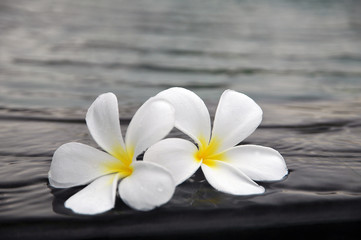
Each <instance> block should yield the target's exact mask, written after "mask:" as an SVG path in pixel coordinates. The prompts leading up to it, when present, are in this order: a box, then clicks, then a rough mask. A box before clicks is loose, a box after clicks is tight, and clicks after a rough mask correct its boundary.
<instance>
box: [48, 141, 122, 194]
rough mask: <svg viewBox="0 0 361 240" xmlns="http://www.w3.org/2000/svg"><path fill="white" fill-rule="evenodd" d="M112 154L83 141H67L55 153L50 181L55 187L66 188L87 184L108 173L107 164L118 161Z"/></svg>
mask: <svg viewBox="0 0 361 240" xmlns="http://www.w3.org/2000/svg"><path fill="white" fill-rule="evenodd" d="M118 162H119V160H117V159H116V158H114V157H112V156H111V155H109V154H107V153H105V152H102V151H100V150H97V149H95V148H93V147H90V146H87V145H85V144H81V143H75V142H71V143H67V144H64V145H62V146H60V147H59V148H58V149H57V150H56V151H55V153H54V156H53V160H52V162H51V165H50V171H49V182H50V185H52V186H53V187H58V188H66V187H73V186H78V185H83V184H86V183H88V182H90V181H92V180H94V179H95V178H97V177H100V176H102V175H104V174H107V173H109V172H107V169H106V168H105V164H113V163H118Z"/></svg>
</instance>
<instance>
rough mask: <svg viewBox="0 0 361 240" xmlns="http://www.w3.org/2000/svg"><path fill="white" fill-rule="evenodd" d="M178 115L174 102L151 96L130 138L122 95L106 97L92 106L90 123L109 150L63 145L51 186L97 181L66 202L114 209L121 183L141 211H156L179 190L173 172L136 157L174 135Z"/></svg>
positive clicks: (90, 209) (87, 209)
mask: <svg viewBox="0 0 361 240" xmlns="http://www.w3.org/2000/svg"><path fill="white" fill-rule="evenodd" d="M174 118H175V113H174V108H173V107H172V106H171V105H170V104H169V103H168V102H166V101H164V100H161V99H155V98H150V99H149V100H148V101H147V102H145V103H144V104H143V105H142V106H141V107H140V108H139V110H138V111H137V112H136V113H135V115H134V117H133V119H132V120H131V122H130V124H129V126H128V129H127V133H126V136H125V141H124V140H123V137H122V134H121V130H120V123H119V112H118V101H117V98H116V96H115V95H114V94H112V93H105V94H102V95H100V96H99V97H98V98H97V99H96V100H95V101H94V103H93V104H92V105H91V106H90V108H89V110H88V112H87V114H86V123H87V126H88V128H89V131H90V133H91V135H92V137H93V138H94V140H95V141H96V142H97V143H98V145H99V146H100V147H101V148H103V149H104V150H105V151H106V152H107V153H106V152H103V151H100V150H98V149H95V148H93V147H90V146H87V145H84V144H81V143H75V142H71V143H67V144H64V145H62V146H60V147H59V148H58V149H57V150H56V151H55V153H54V156H53V160H52V163H51V167H50V171H49V181H50V185H51V186H53V187H57V188H68V187H73V186H79V185H84V184H88V183H90V182H91V183H90V184H89V185H88V186H87V187H85V188H84V189H82V190H81V191H79V192H78V193H76V194H75V195H73V196H72V197H70V198H69V199H68V200H67V201H66V202H65V206H66V207H67V208H70V209H72V210H73V211H74V212H76V213H80V214H97V213H102V212H105V211H107V210H110V209H112V208H113V207H114V204H115V197H116V189H117V187H118V192H119V195H120V197H121V199H122V200H123V201H124V202H125V203H126V204H127V205H128V206H130V207H132V208H134V209H137V210H143V211H146V210H151V209H153V208H155V207H157V206H160V205H162V204H164V203H166V202H168V201H169V199H170V198H171V197H172V195H173V193H174V189H175V183H174V180H173V178H172V176H171V174H170V172H169V171H167V170H166V169H165V168H164V167H161V166H159V165H157V164H155V163H151V162H144V161H137V160H136V157H137V156H138V155H139V154H140V153H142V152H143V151H144V150H146V149H147V148H148V147H149V146H151V145H152V144H154V143H155V142H157V141H159V140H160V139H162V138H163V137H165V136H166V135H167V134H168V133H169V131H170V130H171V129H172V128H173V126H174V121H175V119H174ZM118 183H119V184H118Z"/></svg>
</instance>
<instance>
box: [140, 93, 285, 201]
mask: <svg viewBox="0 0 361 240" xmlns="http://www.w3.org/2000/svg"><path fill="white" fill-rule="evenodd" d="M157 97H158V98H161V99H166V100H167V101H169V102H170V103H171V104H172V105H173V107H174V108H175V114H176V119H175V126H176V127H177V128H178V129H179V130H181V131H182V132H184V133H185V134H187V135H188V136H189V137H191V138H192V139H193V140H194V141H195V142H196V144H197V145H195V144H193V143H192V142H189V141H187V140H184V139H178V138H168V139H164V140H162V141H160V142H158V143H156V144H155V145H153V146H152V147H150V148H149V149H148V150H147V152H146V153H145V155H144V161H146V162H154V163H157V164H160V165H162V166H164V167H166V168H167V169H168V170H169V171H170V172H171V173H172V175H173V177H174V179H175V182H176V184H180V183H182V182H184V181H185V180H186V179H188V178H189V177H190V176H192V175H193V174H194V173H195V172H196V171H197V169H198V168H199V167H201V168H202V171H203V173H204V176H205V178H206V179H207V181H208V182H209V184H210V185H212V186H213V187H214V188H216V189H217V190H219V191H222V192H225V193H229V194H234V195H249V194H260V193H263V192H264V191H265V190H264V188H263V187H262V186H259V185H258V184H257V183H255V182H254V181H253V180H256V181H274V180H280V179H282V178H283V177H284V176H285V175H286V174H287V172H288V170H287V167H286V164H285V161H284V159H283V157H282V156H281V155H280V154H279V152H277V151H276V150H274V149H272V148H269V147H262V146H257V145H241V146H235V145H236V144H238V143H239V142H241V141H242V140H244V139H245V138H246V137H248V136H249V135H250V134H251V133H252V132H253V131H254V130H255V129H256V128H257V127H258V125H259V124H260V123H261V120H262V110H261V108H260V107H259V106H258V105H257V104H256V103H255V102H254V101H253V100H252V99H251V98H249V97H248V96H246V95H244V94H242V93H238V92H235V91H232V90H226V91H225V92H224V93H223V94H222V96H221V98H220V100H219V104H218V107H217V110H216V114H215V119H214V123H213V130H211V121H210V116H209V112H208V110H207V108H206V106H205V104H204V102H203V101H202V99H200V98H199V97H198V96H197V95H196V94H195V93H193V92H191V91H189V90H186V89H183V88H170V89H168V90H165V91H163V92H160V93H159V94H158V95H157ZM252 179H253V180H252Z"/></svg>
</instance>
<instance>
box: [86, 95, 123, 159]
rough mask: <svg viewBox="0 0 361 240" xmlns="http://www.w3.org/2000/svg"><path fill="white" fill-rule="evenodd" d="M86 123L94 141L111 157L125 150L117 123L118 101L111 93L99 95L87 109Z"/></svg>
mask: <svg viewBox="0 0 361 240" xmlns="http://www.w3.org/2000/svg"><path fill="white" fill-rule="evenodd" d="M85 119H86V123H87V125H88V129H89V131H90V134H91V135H92V136H93V138H94V140H95V141H96V142H97V143H98V145H99V146H100V147H102V148H103V149H104V150H105V151H107V152H108V153H110V154H112V155H113V156H117V155H122V154H123V151H122V150H124V149H125V145H124V141H123V137H122V133H121V130H120V123H119V109H118V100H117V97H116V96H115V95H114V94H113V93H104V94H102V95H100V96H99V97H98V98H97V99H96V100H95V101H94V102H93V104H92V105H91V106H90V107H89V109H88V112H87V114H86V118H85Z"/></svg>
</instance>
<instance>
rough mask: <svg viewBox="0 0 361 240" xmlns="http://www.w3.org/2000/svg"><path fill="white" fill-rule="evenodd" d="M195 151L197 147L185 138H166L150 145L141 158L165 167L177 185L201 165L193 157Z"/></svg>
mask: <svg viewBox="0 0 361 240" xmlns="http://www.w3.org/2000/svg"><path fill="white" fill-rule="evenodd" d="M197 151H198V149H197V147H196V146H195V145H194V144H193V143H191V142H189V141H187V140H184V139H179V138H167V139H164V140H162V141H160V142H158V143H156V144H154V145H153V146H151V147H150V148H149V149H148V150H147V151H146V152H145V154H144V158H143V160H144V161H146V162H147V161H149V162H154V163H157V164H158V165H161V166H163V167H165V168H166V169H167V170H169V172H170V173H171V174H172V176H173V179H174V181H175V183H176V184H177V185H178V184H181V183H182V182H184V181H185V180H187V179H188V178H189V177H190V176H192V175H193V174H194V173H195V172H196V171H197V169H198V168H199V166H200V165H201V162H200V161H196V159H195V158H194V155H195V153H196V152H197Z"/></svg>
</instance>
